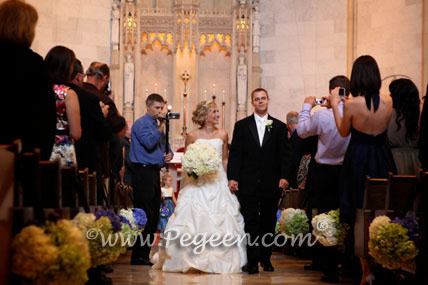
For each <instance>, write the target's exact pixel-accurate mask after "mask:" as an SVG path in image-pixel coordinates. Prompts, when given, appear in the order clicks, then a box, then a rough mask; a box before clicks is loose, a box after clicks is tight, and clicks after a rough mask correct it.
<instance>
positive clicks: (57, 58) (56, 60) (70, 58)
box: [45, 46, 82, 166]
mask: <svg viewBox="0 0 428 285" xmlns="http://www.w3.org/2000/svg"><path fill="white" fill-rule="evenodd" d="M75 60H76V57H75V55H74V52H73V51H72V50H70V49H68V48H66V47H63V46H56V47H53V48H52V49H51V50H50V51H49V52H48V54H47V55H46V57H45V64H46V68H47V70H48V74H49V77H50V80H51V82H52V83H53V86H52V89H53V91H54V93H55V100H56V110H57V121H56V135H55V143H54V147H53V150H52V154H51V157H50V160H51V161H54V160H57V159H59V160H60V164H61V166H71V165H73V164H75V163H76V154H75V150H74V144H73V140H78V139H80V137H81V135H82V128H81V126H80V105H79V100H78V97H77V94H76V92H74V91H73V90H72V89H70V87H68V86H67V84H69V83H70V82H71V74H72V73H73V64H74V61H75Z"/></svg>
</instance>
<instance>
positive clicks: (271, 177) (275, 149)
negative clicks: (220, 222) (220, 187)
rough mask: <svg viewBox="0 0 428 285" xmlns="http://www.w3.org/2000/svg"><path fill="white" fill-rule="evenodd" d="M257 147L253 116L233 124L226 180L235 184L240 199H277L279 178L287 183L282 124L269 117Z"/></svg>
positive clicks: (287, 158) (287, 156) (287, 157)
mask: <svg viewBox="0 0 428 285" xmlns="http://www.w3.org/2000/svg"><path fill="white" fill-rule="evenodd" d="M268 119H269V120H273V124H272V128H271V129H268V128H266V130H265V135H264V137H263V144H262V146H261V147H260V142H259V137H258V133H257V126H256V121H255V119H254V115H251V116H249V117H247V118H245V119H242V120H240V121H238V122H236V124H235V129H234V132H233V138H232V145H231V148H230V152H229V160H228V166H227V176H228V179H229V180H231V179H233V180H236V181H238V184H239V185H238V188H239V194H240V195H255V196H269V197H274V196H277V195H280V193H281V191H280V190H279V187H278V184H279V180H280V179H281V178H285V179H287V180H288V179H289V175H290V174H289V171H290V170H289V163H290V145H289V142H288V138H287V128H286V126H285V124H284V123H283V122H281V121H279V120H277V119H275V118H273V117H271V116H269V117H268Z"/></svg>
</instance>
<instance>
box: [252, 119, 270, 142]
mask: <svg viewBox="0 0 428 285" xmlns="http://www.w3.org/2000/svg"><path fill="white" fill-rule="evenodd" d="M267 118H268V114H266V115H264V116H263V117H260V116H259V115H257V114H256V113H254V119H255V120H256V125H257V133H258V134H259V141H260V146H262V144H263V136H264V135H265V130H266V121H267Z"/></svg>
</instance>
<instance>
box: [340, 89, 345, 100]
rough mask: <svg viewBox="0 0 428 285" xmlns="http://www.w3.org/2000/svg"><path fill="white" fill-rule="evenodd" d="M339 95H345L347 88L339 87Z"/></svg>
mask: <svg viewBox="0 0 428 285" xmlns="http://www.w3.org/2000/svg"><path fill="white" fill-rule="evenodd" d="M339 97H342V98H343V97H345V88H339Z"/></svg>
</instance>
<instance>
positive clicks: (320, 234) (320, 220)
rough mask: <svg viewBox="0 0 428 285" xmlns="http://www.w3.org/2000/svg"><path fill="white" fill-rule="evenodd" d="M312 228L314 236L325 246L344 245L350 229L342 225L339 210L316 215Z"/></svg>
mask: <svg viewBox="0 0 428 285" xmlns="http://www.w3.org/2000/svg"><path fill="white" fill-rule="evenodd" d="M312 227H313V230H312V234H313V235H314V236H315V237H316V238H317V239H318V241H319V242H320V243H321V244H322V245H323V246H336V245H339V244H342V243H343V240H344V238H345V235H346V231H347V229H348V226H347V225H346V224H341V223H340V220H339V209H337V210H331V211H329V212H328V213H327V214H319V215H316V216H315V217H314V218H313V219H312Z"/></svg>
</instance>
